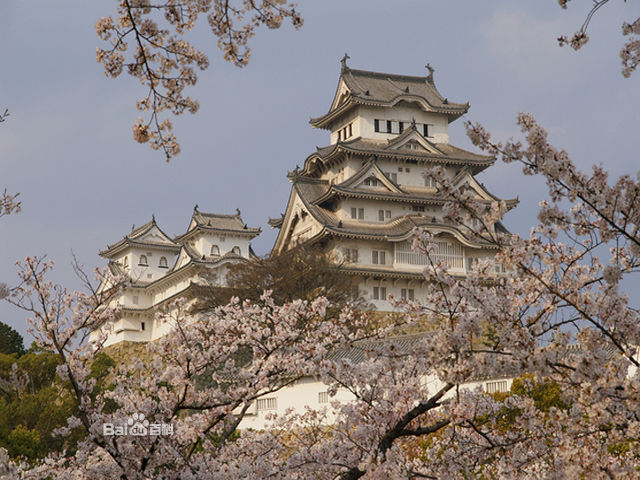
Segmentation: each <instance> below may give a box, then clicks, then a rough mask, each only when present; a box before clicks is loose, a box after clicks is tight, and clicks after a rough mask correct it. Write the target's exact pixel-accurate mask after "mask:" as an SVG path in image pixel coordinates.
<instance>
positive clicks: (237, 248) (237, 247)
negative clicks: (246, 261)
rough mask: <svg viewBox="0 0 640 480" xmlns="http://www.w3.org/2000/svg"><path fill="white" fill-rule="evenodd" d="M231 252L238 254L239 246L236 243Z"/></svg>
mask: <svg viewBox="0 0 640 480" xmlns="http://www.w3.org/2000/svg"><path fill="white" fill-rule="evenodd" d="M231 252H232V253H235V254H236V255H240V247H239V246H237V245H236V246H235V247H233V248H232V249H231Z"/></svg>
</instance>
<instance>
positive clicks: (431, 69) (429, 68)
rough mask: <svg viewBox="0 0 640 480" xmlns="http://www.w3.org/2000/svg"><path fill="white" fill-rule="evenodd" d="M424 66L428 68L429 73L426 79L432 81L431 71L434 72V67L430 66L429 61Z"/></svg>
mask: <svg viewBox="0 0 640 480" xmlns="http://www.w3.org/2000/svg"><path fill="white" fill-rule="evenodd" d="M425 67H426V69H427V70H429V75H427V81H428V82H431V83H433V72H435V69H434V68H433V67H432V66H431V64H430V63H427V64H426V65H425Z"/></svg>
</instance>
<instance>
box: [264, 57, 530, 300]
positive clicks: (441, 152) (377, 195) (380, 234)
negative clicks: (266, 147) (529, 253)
mask: <svg viewBox="0 0 640 480" xmlns="http://www.w3.org/2000/svg"><path fill="white" fill-rule="evenodd" d="M347 58H348V56H347V55H345V58H343V60H342V71H341V73H340V78H339V80H338V88H337V89H336V93H335V96H334V98H333V101H332V102H331V106H330V108H329V111H328V112H327V113H326V114H325V115H323V116H321V117H318V118H312V119H311V121H310V123H311V125H312V126H313V127H315V128H322V129H326V130H329V131H330V145H329V146H326V147H323V148H318V149H317V151H316V152H315V153H312V154H311V155H309V157H307V159H306V160H305V162H304V167H303V168H299V167H296V169H295V170H294V171H293V172H289V174H288V178H289V179H290V181H291V183H292V184H293V185H292V188H291V195H290V197H289V202H288V204H287V208H286V212H285V213H284V214H283V215H282V216H281V217H280V218H277V219H270V220H269V223H270V225H271V226H272V227H274V228H279V229H280V232H279V234H278V237H277V240H276V243H275V246H274V249H273V251H274V253H279V252H282V251H285V250H287V249H290V248H292V247H294V246H295V245H298V244H301V243H310V244H314V245H317V246H318V248H320V249H322V250H324V251H331V252H333V253H334V254H335V255H336V258H338V259H340V260H341V261H343V262H344V268H345V272H347V273H348V274H350V275H354V276H357V277H359V278H360V279H361V280H360V281H359V285H360V290H361V292H362V293H363V294H364V297H365V299H366V300H368V301H370V302H371V303H372V304H373V305H374V306H375V308H377V309H378V310H383V311H388V310H391V309H392V307H391V304H390V303H389V302H388V298H389V296H390V295H393V296H395V297H396V298H407V299H416V300H419V299H420V298H421V295H423V292H424V290H425V285H426V284H425V279H424V277H423V275H422V273H421V271H422V269H423V268H424V266H425V265H426V262H427V259H426V257H425V256H424V255H421V254H418V253H415V252H413V251H412V248H411V245H412V231H413V229H414V228H415V227H426V228H427V229H429V230H430V231H431V232H433V233H434V235H436V240H437V242H436V243H437V245H438V249H437V252H436V257H437V259H438V260H442V261H443V262H445V263H446V265H448V267H449V269H450V271H451V272H452V273H454V274H460V275H465V273H466V272H467V271H468V269H469V268H471V265H472V264H473V262H474V259H482V258H488V257H489V258H490V257H492V256H493V255H494V254H495V250H492V248H491V246H489V245H487V244H483V243H478V242H477V241H473V240H471V239H470V238H469V237H468V236H467V235H465V234H464V232H463V231H461V230H460V229H459V228H456V227H455V226H452V225H449V224H446V223H444V222H443V220H442V207H443V205H444V200H443V198H442V197H441V196H439V195H438V192H437V189H436V186H435V185H434V183H433V182H432V181H431V179H425V177H424V175H423V173H424V172H425V170H426V169H427V168H430V167H433V166H436V165H440V166H442V167H443V168H444V169H445V171H446V175H447V176H448V178H450V179H452V181H453V182H454V184H455V185H456V186H458V187H459V188H463V189H471V190H472V191H473V192H474V194H475V196H476V197H477V198H479V199H482V200H486V201H488V202H489V201H495V200H497V198H496V197H494V196H493V195H492V194H491V193H489V192H488V191H487V190H486V189H485V188H484V186H483V185H481V184H480V183H478V182H477V181H476V179H475V175H477V174H478V173H480V172H481V171H483V170H484V169H485V168H487V167H489V166H491V165H492V164H493V163H494V162H495V158H494V157H488V156H484V155H478V154H475V153H472V152H468V151H465V150H463V149H460V148H458V147H455V146H453V145H452V144H451V143H449V124H450V123H451V122H453V121H454V120H456V119H458V118H459V117H460V116H461V115H463V114H465V113H466V112H467V110H468V109H469V104H468V103H465V104H462V103H454V102H451V101H449V100H448V99H447V98H445V97H443V96H442V95H441V94H440V93H439V92H438V90H437V89H436V86H435V83H434V79H433V69H432V68H431V67H430V66H427V68H428V69H429V75H427V76H426V77H416V76H407V75H395V74H388V73H377V72H369V71H363V70H355V69H352V68H350V67H348V66H347V63H346V60H347ZM517 202H518V200H517V199H512V200H508V201H507V202H506V203H507V207H508V208H513V207H515V206H516V204H517ZM495 228H497V229H501V228H504V227H502V225H500V224H496V225H495Z"/></svg>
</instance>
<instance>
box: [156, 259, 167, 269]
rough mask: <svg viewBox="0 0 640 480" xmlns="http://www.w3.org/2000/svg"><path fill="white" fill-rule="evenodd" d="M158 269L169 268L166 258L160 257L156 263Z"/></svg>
mask: <svg viewBox="0 0 640 480" xmlns="http://www.w3.org/2000/svg"><path fill="white" fill-rule="evenodd" d="M158 267H160V268H169V263H168V262H167V257H160V262H159V263H158Z"/></svg>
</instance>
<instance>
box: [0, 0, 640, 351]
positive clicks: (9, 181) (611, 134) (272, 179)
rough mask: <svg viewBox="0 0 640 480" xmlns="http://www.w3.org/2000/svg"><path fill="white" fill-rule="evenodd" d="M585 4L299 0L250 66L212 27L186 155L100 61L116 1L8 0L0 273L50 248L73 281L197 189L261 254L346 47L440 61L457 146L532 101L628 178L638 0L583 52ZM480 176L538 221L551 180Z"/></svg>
mask: <svg viewBox="0 0 640 480" xmlns="http://www.w3.org/2000/svg"><path fill="white" fill-rule="evenodd" d="M590 3H591V2H587V1H583V2H572V3H571V4H570V5H571V8H570V9H569V10H566V11H565V10H561V9H560V8H559V7H558V4H557V1H556V0H544V1H540V0H538V1H536V2H532V1H527V0H508V1H492V2H478V1H471V0H468V1H461V0H414V1H403V0H394V1H386V2H371V1H370V0H369V1H366V0H352V1H344V0H341V1H340V0H323V1H315V2H311V1H302V2H300V4H299V9H300V10H301V12H302V13H303V15H304V17H305V23H304V26H303V28H302V29H301V30H299V31H294V30H293V29H292V28H291V27H289V26H286V27H284V28H282V29H280V30H275V31H269V30H260V31H258V32H257V34H256V36H255V37H254V39H253V40H252V43H251V46H252V50H253V53H252V59H251V62H250V64H249V66H247V67H245V68H243V69H239V68H236V67H234V66H232V65H229V64H226V63H225V62H224V61H223V60H222V58H221V56H220V54H219V52H218V51H217V48H216V39H214V38H213V36H211V35H210V34H208V32H207V31H206V28H204V27H202V28H201V29H200V30H199V31H196V32H195V33H194V34H193V35H192V37H193V38H192V39H193V41H194V43H195V44H196V46H198V47H199V48H200V49H202V50H205V51H206V52H207V53H208V55H209V58H210V61H211V67H210V68H209V70H207V71H206V72H204V73H202V74H201V75H200V79H199V82H198V85H197V87H196V88H194V89H192V91H191V92H190V94H191V95H192V96H194V97H196V98H197V99H199V101H200V105H201V108H200V111H199V112H198V113H197V114H196V115H189V114H187V116H184V117H182V118H178V119H176V120H175V122H174V125H175V128H176V133H177V135H178V137H179V140H180V142H181V144H182V153H181V154H180V155H179V156H178V157H176V158H175V159H173V160H172V161H171V163H169V164H166V163H165V161H164V158H163V156H162V154H161V153H160V152H155V151H152V150H151V149H150V148H149V147H148V146H146V145H139V144H136V143H135V142H134V141H133V139H132V135H131V125H132V124H133V122H134V120H135V119H136V117H137V116H138V113H137V112H136V110H135V100H136V99H137V98H139V97H140V96H141V95H143V93H144V90H143V88H142V87H141V86H140V85H139V84H138V83H137V81H136V80H133V79H131V78H126V77H122V78H119V79H116V80H112V79H108V78H106V77H105V76H104V74H103V73H102V68H101V66H100V65H99V64H97V63H96V61H95V48H96V46H98V44H99V42H98V39H97V37H96V34H95V31H94V24H95V21H96V20H97V19H98V18H99V17H101V16H105V15H108V14H111V13H113V11H114V10H115V4H116V2H115V1H114V0H111V1H102V2H88V1H86V0H73V1H72V0H66V1H65V0H63V1H62V2H50V1H44V0H31V1H28V2H27V1H20V0H3V1H2V2H1V3H0V61H1V64H0V65H1V70H0V109H2V110H3V111H4V108H8V109H9V111H10V113H11V116H10V117H9V118H8V119H7V121H6V122H5V123H3V124H2V126H0V189H3V188H5V187H6V188H8V189H9V190H10V191H11V192H20V194H21V200H22V202H23V210H22V212H21V213H20V214H19V215H11V216H9V217H4V218H2V219H0V281H4V282H6V283H9V284H14V283H15V282H16V269H15V267H14V266H13V264H14V262H15V261H17V260H20V259H22V258H24V257H25V256H27V255H43V254H46V255H48V256H49V257H50V258H52V259H54V260H55V261H56V263H57V267H56V271H55V272H54V275H53V277H54V279H55V280H56V281H59V282H61V283H64V284H65V285H68V286H70V287H71V288H76V287H78V282H77V281H76V280H75V279H74V277H73V274H72V272H71V269H70V266H69V264H70V261H71V251H73V252H75V254H76V255H77V256H78V258H79V259H80V261H81V262H82V263H84V265H85V266H86V267H87V268H88V269H91V268H93V267H94V266H104V265H105V261H104V260H103V259H101V258H100V257H99V256H98V254H97V252H98V251H99V250H101V249H102V248H104V247H105V246H106V244H107V243H114V242H116V241H117V240H119V239H120V238H121V237H122V236H123V235H125V234H126V233H127V232H128V231H130V229H131V226H132V224H136V225H141V224H143V223H145V222H147V221H148V220H150V218H151V215H152V214H155V216H156V219H157V221H158V223H159V224H160V226H161V228H163V229H164V230H165V232H167V233H168V234H170V235H175V234H179V233H183V232H184V231H185V229H186V227H187V225H188V222H189V219H190V216H191V213H192V210H193V206H194V204H196V203H197V204H198V205H199V207H200V210H202V211H207V212H218V213H233V212H234V211H235V209H236V208H240V209H241V211H242V215H243V218H244V220H245V221H246V222H247V223H248V224H249V226H252V227H256V226H259V227H261V228H262V229H263V233H262V235H261V236H260V237H258V238H257V239H256V240H254V242H253V245H254V249H255V250H256V252H258V253H259V254H265V253H267V252H269V250H270V248H271V246H272V245H273V242H274V240H275V235H276V232H275V231H274V230H272V229H271V228H270V227H269V226H268V225H267V219H268V217H269V216H271V217H275V216H278V215H279V214H280V213H281V212H283V211H284V209H285V205H286V201H287V198H288V195H289V190H290V184H289V182H288V180H287V178H286V173H287V171H289V170H292V169H293V168H294V167H295V166H296V165H297V164H299V165H302V164H303V162H304V159H305V158H306V157H307V156H308V155H309V154H310V153H312V152H313V151H315V148H316V146H324V145H326V144H328V141H329V134H328V132H326V131H324V130H315V129H313V128H311V127H310V125H309V124H308V120H309V117H312V116H320V115H322V114H324V113H326V111H327V110H328V108H329V104H330V102H331V100H332V98H333V94H334V92H335V88H336V84H337V80H338V75H339V71H340V69H339V60H340V58H341V57H342V56H343V55H344V53H345V52H348V53H349V55H350V57H351V60H350V61H349V65H350V66H351V67H353V68H359V69H368V70H375V71H382V72H390V73H399V74H409V75H424V74H425V73H426V70H425V68H424V66H425V65H426V63H430V64H431V65H432V66H433V67H435V80H436V85H437V86H438V89H439V90H440V92H441V93H442V95H443V96H445V97H448V98H449V99H451V100H452V101H455V102H466V101H469V102H470V103H471V109H470V111H469V113H468V114H467V115H465V117H463V118H462V119H459V120H458V121H456V122H455V123H454V124H452V125H451V132H450V133H451V135H450V139H451V143H453V144H454V145H457V146H460V147H463V148H467V149H472V150H473V147H472V146H471V145H470V143H469V141H468V139H467V138H466V136H465V134H464V127H463V123H464V120H465V119H469V120H473V121H480V122H482V123H483V124H484V125H485V126H486V127H487V128H488V129H489V130H490V131H491V132H493V134H494V137H495V138H503V139H505V138H508V137H509V136H513V135H517V133H518V132H517V129H516V127H515V119H516V115H517V113H518V112H519V111H528V112H531V113H533V114H535V116H536V118H537V119H538V120H539V121H540V122H541V123H542V124H543V125H544V126H545V127H546V128H547V129H548V130H549V132H550V136H551V139H552V141H553V143H554V144H555V145H556V146H560V147H564V148H565V149H566V150H567V151H568V152H569V153H570V155H571V156H572V158H573V160H574V161H575V162H576V163H577V164H578V165H579V166H581V167H582V168H589V167H590V165H592V164H594V163H600V162H601V163H603V164H604V165H605V166H606V167H608V168H609V169H610V171H611V172H612V173H613V174H616V175H620V174H624V173H631V174H634V175H635V173H636V171H637V170H638V165H637V164H636V160H635V159H636V158H637V151H638V141H639V138H640V135H639V134H638V132H639V120H640V119H639V113H638V112H639V111H640V108H639V107H640V98H639V96H638V95H637V84H638V81H639V80H640V73H636V74H635V76H633V77H632V78H630V79H624V78H623V77H622V76H621V74H620V61H619V58H618V52H619V50H620V48H621V46H622V45H623V43H624V39H623V37H622V36H621V34H620V30H621V29H620V26H621V24H622V22H623V20H627V21H628V20H633V19H635V18H637V16H638V8H637V7H638V6H637V4H636V3H635V2H631V3H630V4H628V3H623V2H620V1H618V2H612V3H611V5H607V6H606V7H605V8H603V9H601V10H600V11H599V12H598V14H597V15H596V17H595V18H594V20H593V22H592V25H591V27H590V32H589V33H590V37H591V42H590V43H589V44H588V45H587V46H586V47H585V48H584V49H583V50H582V51H580V52H577V53H576V52H574V51H572V50H570V49H568V48H559V47H558V46H557V42H556V38H557V37H558V36H559V35H561V34H571V33H573V31H575V30H576V29H577V28H578V27H579V25H580V24H581V23H582V21H583V19H584V17H585V15H586V13H587V10H588V8H589V5H590ZM634 14H635V15H634ZM480 180H481V181H483V182H484V183H485V184H486V185H487V186H488V187H489V189H490V190H491V191H493V192H494V193H495V194H497V195H498V196H502V197H505V198H511V197H515V196H519V197H520V200H521V204H520V206H519V207H518V209H517V210H516V211H515V212H512V213H510V214H509V215H508V217H507V219H506V224H507V226H508V227H509V228H510V229H511V230H512V231H514V232H518V233H523V234H526V233H528V231H529V229H530V227H531V225H533V224H534V223H535V222H536V219H535V215H536V205H537V203H538V202H539V201H540V200H541V199H542V198H544V197H545V189H544V186H543V184H542V182H540V181H539V179H532V178H531V177H524V176H523V175H522V174H521V173H520V172H519V170H518V169H517V168H514V167H513V166H509V167H507V166H505V165H501V164H496V166H494V167H492V168H490V169H489V170H488V171H486V172H485V173H483V174H482V175H481V178H480ZM0 320H2V321H4V322H6V323H9V324H10V325H12V326H13V327H14V328H16V329H17V330H18V331H19V332H21V333H22V334H24V333H25V332H26V323H25V316H24V314H23V313H22V312H20V311H18V310H16V309H14V308H13V307H11V306H9V305H7V304H6V303H3V304H2V305H0ZM30 341H31V340H30V339H29V338H27V339H26V343H27V345H28V344H29V343H30Z"/></svg>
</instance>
